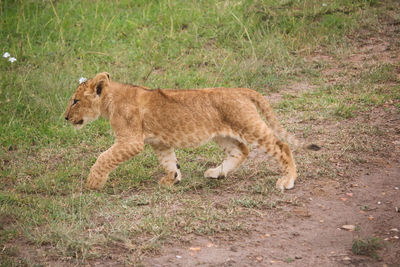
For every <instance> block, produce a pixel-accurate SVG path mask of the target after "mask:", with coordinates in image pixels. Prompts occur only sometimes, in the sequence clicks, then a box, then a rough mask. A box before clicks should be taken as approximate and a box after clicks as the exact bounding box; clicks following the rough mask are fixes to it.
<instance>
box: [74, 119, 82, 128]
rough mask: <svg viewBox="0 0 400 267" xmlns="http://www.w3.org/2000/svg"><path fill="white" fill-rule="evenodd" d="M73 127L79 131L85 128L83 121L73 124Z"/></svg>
mask: <svg viewBox="0 0 400 267" xmlns="http://www.w3.org/2000/svg"><path fill="white" fill-rule="evenodd" d="M72 125H73V126H74V127H75V129H78V130H79V129H81V128H82V127H83V120H79V121H77V122H75V123H73V124H72Z"/></svg>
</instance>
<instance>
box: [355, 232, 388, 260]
mask: <svg viewBox="0 0 400 267" xmlns="http://www.w3.org/2000/svg"><path fill="white" fill-rule="evenodd" d="M382 247H383V244H382V240H381V239H380V238H377V237H368V238H366V239H354V240H353V246H352V247H351V251H352V252H353V253H354V254H355V255H365V256H369V257H372V258H374V259H378V254H377V251H378V250H379V249H381V248H382Z"/></svg>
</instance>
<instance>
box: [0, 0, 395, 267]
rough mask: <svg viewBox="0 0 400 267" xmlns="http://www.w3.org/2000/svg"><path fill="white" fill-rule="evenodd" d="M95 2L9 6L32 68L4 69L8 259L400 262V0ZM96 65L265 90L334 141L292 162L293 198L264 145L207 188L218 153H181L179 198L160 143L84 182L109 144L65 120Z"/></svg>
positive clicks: (102, 124)
mask: <svg viewBox="0 0 400 267" xmlns="http://www.w3.org/2000/svg"><path fill="white" fill-rule="evenodd" d="M93 3H94V5H95V6H96V9H93V8H92V6H93ZM93 3H92V1H90V3H89V2H88V3H86V2H85V1H70V2H69V1H68V2H67V1H52V2H49V3H46V4H45V3H41V4H38V3H33V2H32V3H30V2H29V3H28V2H27V1H21V2H18V3H17V1H16V2H15V3H14V2H7V1H5V2H4V3H2V5H3V6H2V7H3V8H2V9H0V12H1V14H4V15H5V16H7V18H9V19H5V20H4V21H0V23H3V24H1V25H4V29H6V31H9V32H11V33H12V34H11V33H7V34H5V35H3V37H4V38H2V39H0V42H3V39H4V40H6V41H7V42H9V43H10V44H13V45H14V48H13V50H10V52H11V54H12V55H17V61H16V62H14V63H12V64H13V65H10V64H9V63H8V62H7V60H5V61H4V60H3V61H1V62H0V68H1V69H2V71H3V73H7V75H5V76H4V78H2V79H1V85H2V86H0V103H1V105H2V107H4V108H3V109H1V110H0V114H1V116H0V126H1V128H0V129H1V130H0V139H1V150H0V175H1V183H0V203H1V205H0V266H129V265H135V266H251V265H253V266H315V265H321V266H399V265H400V239H399V237H400V232H399V231H400V212H399V209H400V189H399V188H400V112H399V111H400V85H399V81H400V75H399V73H400V72H399V71H400V35H399V33H400V29H399V25H400V17H399V15H398V12H397V11H398V9H399V7H400V6H399V5H400V3H398V2H397V1H384V2H381V1H361V0H360V1H347V0H341V1H331V2H328V3H323V4H321V2H320V1H311V0H310V1H303V2H301V1H258V0H257V1H248V3H247V2H238V3H237V4H235V5H232V4H231V3H230V2H229V1H211V0H210V1H201V2H196V3H194V2H193V3H189V2H186V1H184V3H183V4H182V3H180V2H179V1H176V2H174V1H166V2H162V1H160V3H159V5H153V4H152V2H149V3H147V2H146V1H144V2H140V1H138V4H137V6H135V10H136V9H137V10H140V12H134V13H131V11H130V10H131V9H132V7H131V6H130V5H131V4H132V3H131V2H130V1H118V2H116V3H115V4H114V5H109V4H108V3H107V2H106V1H94V2H93ZM35 5H36V6H35ZM33 7H34V8H33ZM128 7H129V8H128ZM311 7H312V8H311ZM4 10H5V11H8V12H5V11H4ZM11 11H12V12H11ZM102 11H103V12H105V13H103V15H105V16H108V17H107V18H108V19H107V20H106V21H107V23H105V22H104V20H103V19H100V17H101V16H98V12H100V13H101V12H102ZM13 12H14V13H13ZM196 12H200V13H201V15H202V16H200V15H199V14H198V13H196ZM193 14H197V15H198V16H197V15H196V16H194V15H193ZM247 18H248V19H247ZM70 20H71V21H70ZM92 20H93V21H92ZM111 22H112V23H111ZM263 23H264V24H266V25H269V31H266V30H265V29H264V28H262V27H259V25H264V24H263ZM82 25H86V26H85V27H83V26H82ZM128 33H131V34H132V36H131V34H128ZM215 33H217V34H215ZM0 34H3V33H0ZM35 34H36V35H35ZM160 36H161V37H160ZM34 37H36V38H34ZM23 44H27V45H23ZM2 45H3V46H4V47H6V45H8V44H6V43H2ZM132 47H134V48H135V49H132ZM18 53H19V54H18ZM41 53H43V54H41ZM39 55H41V56H43V57H45V58H46V59H41V57H39ZM71 55H72V56H71ZM41 60H42V61H41ZM52 61H53V62H52ZM99 66H101V68H102V69H101V71H109V72H110V73H111V76H112V78H113V79H117V80H120V81H123V82H129V81H134V83H139V84H142V85H146V86H149V87H151V88H159V87H160V88H166V87H167V88H168V87H169V88H197V87H208V86H220V85H221V86H227V87H235V86H238V87H239V86H240V87H251V88H254V89H256V90H258V91H259V92H261V93H263V94H264V95H265V96H266V97H267V99H268V100H269V101H270V102H271V104H272V106H273V107H274V109H275V110H276V112H277V114H278V117H279V120H280V121H281V122H282V124H283V125H284V127H286V128H287V129H288V131H289V132H292V133H294V134H295V135H296V136H297V137H298V138H299V139H304V140H306V142H308V143H315V144H318V145H320V146H321V148H322V149H321V150H320V151H305V150H302V149H297V150H295V151H294V152H293V153H294V157H295V159H296V164H297V167H298V171H299V179H298V180H297V181H296V184H295V188H294V189H292V190H287V191H285V192H283V193H282V192H280V191H278V190H276V189H275V188H274V185H275V182H276V180H277V179H278V178H279V177H280V171H279V169H278V166H277V165H276V163H275V162H274V160H273V159H271V158H267V157H266V156H265V155H264V154H262V153H260V151H258V150H253V151H252V152H251V153H250V156H249V158H248V160H247V161H246V162H245V163H244V164H243V166H241V168H240V169H239V170H237V171H236V172H235V173H233V174H232V175H229V176H228V177H226V178H225V179H221V180H207V179H204V178H203V173H204V171H205V170H206V169H207V168H209V167H211V166H215V165H216V164H218V163H219V162H220V161H221V160H222V158H223V154H222V153H221V151H220V150H219V149H218V148H217V146H216V145H215V144H212V143H211V144H209V145H206V146H202V147H201V148H198V149H185V150H178V151H177V157H178V159H179V161H180V164H181V167H182V174H183V181H182V182H181V183H180V184H179V185H176V186H174V187H172V188H164V187H159V186H158V185H157V181H158V179H160V178H161V177H162V175H163V173H162V170H161V169H160V168H158V167H157V160H156V158H155V156H154V153H153V152H152V150H151V149H150V148H149V147H146V149H145V150H144V152H143V153H142V154H141V155H140V156H139V157H137V158H135V159H132V160H131V161H129V162H127V163H125V164H123V165H121V166H120V167H119V168H118V169H117V170H116V171H115V172H114V173H113V174H112V175H111V177H110V180H109V181H108V183H107V184H106V187H105V188H104V190H102V191H100V192H92V191H88V190H85V189H84V188H83V184H84V182H85V179H86V176H87V173H88V171H89V169H90V166H91V165H92V164H93V162H94V160H95V158H96V157H97V156H98V155H99V154H100V153H101V152H102V151H104V150H105V149H106V148H107V147H109V146H110V145H111V144H112V142H113V139H112V134H111V131H110V128H109V125H108V122H107V121H97V122H95V123H93V124H92V125H90V126H88V127H87V128H85V129H84V130H83V131H80V132H75V131H73V130H71V129H70V128H71V127H69V125H65V124H64V122H63V121H62V120H63V118H62V115H60V114H62V112H63V109H64V106H65V105H66V102H67V100H68V97H70V95H71V93H72V90H73V89H71V88H73V87H74V86H76V84H75V82H73V81H72V78H71V77H77V79H78V78H79V77H80V76H81V73H82V72H83V70H85V71H86V72H90V73H95V72H97V71H99V69H98V68H99ZM104 68H108V69H104ZM177 69H179V71H177ZM54 72H57V75H53V73H54ZM49 73H51V74H49ZM113 73H115V76H113ZM77 79H76V80H77ZM54 84H55V86H54ZM20 88H22V89H20ZM52 88H55V89H52ZM60 88H63V89H60ZM21 90H22V91H21ZM28 91H29V93H27V92H28ZM368 242H369V243H368ZM360 244H361V245H360ZM362 244H364V245H365V247H364V250H363V249H362V248H363V247H362ZM357 245H358V246H357ZM365 248H367V249H369V250H366V249H365Z"/></svg>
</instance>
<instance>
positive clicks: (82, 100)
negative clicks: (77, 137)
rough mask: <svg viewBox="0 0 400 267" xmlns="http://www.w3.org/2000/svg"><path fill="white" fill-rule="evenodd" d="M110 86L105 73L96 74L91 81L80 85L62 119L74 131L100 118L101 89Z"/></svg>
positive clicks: (107, 75)
mask: <svg viewBox="0 0 400 267" xmlns="http://www.w3.org/2000/svg"><path fill="white" fill-rule="evenodd" d="M109 84H110V75H109V74H108V73H107V72H103V73H99V74H97V75H96V76H95V77H94V78H93V79H89V80H87V81H86V82H83V83H81V84H80V85H79V86H78V88H76V90H75V93H74V94H73V95H72V98H71V99H70V101H69V102H68V106H67V110H66V111H65V113H64V117H65V119H66V120H67V121H69V122H70V123H72V125H74V127H75V128H76V129H80V128H82V127H83V125H85V124H86V123H89V122H91V121H94V120H96V119H97V118H98V117H99V116H100V104H101V102H100V99H101V96H102V92H103V89H104V88H105V87H107V86H109Z"/></svg>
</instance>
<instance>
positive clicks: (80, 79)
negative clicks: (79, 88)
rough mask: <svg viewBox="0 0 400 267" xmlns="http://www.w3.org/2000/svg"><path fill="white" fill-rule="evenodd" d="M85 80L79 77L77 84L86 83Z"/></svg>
mask: <svg viewBox="0 0 400 267" xmlns="http://www.w3.org/2000/svg"><path fill="white" fill-rule="evenodd" d="M86 81H87V79H86V78H85V77H80V78H79V84H81V83H84V82H86Z"/></svg>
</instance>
